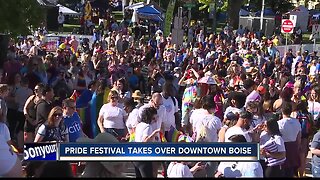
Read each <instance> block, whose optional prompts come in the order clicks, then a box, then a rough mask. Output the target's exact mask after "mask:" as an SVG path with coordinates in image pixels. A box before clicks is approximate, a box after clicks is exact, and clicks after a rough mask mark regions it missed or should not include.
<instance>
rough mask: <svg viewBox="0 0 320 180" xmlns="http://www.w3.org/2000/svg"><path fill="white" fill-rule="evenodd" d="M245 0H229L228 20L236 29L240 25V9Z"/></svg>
mask: <svg viewBox="0 0 320 180" xmlns="http://www.w3.org/2000/svg"><path fill="white" fill-rule="evenodd" d="M243 2H244V0H228V13H227V16H228V18H227V19H228V22H229V25H231V26H232V27H233V28H234V29H238V26H239V11H240V8H241V6H242V5H243Z"/></svg>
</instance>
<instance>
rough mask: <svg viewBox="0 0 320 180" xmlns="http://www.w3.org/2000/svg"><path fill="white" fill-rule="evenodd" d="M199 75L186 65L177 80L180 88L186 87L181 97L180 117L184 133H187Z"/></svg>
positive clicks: (196, 93)
mask: <svg viewBox="0 0 320 180" xmlns="http://www.w3.org/2000/svg"><path fill="white" fill-rule="evenodd" d="M199 77H200V76H199V74H198V73H197V71H196V70H194V69H193V68H192V67H191V66H190V65H188V67H187V70H186V71H185V73H184V74H183V76H182V77H181V79H180V80H179V83H178V84H179V85H180V86H186V88H185V90H184V92H183V97H182V107H181V111H182V117H181V128H182V130H183V131H184V132H187V125H188V122H189V118H190V112H191V110H192V108H193V104H194V101H195V99H196V98H197V96H199V95H200V94H199V93H198V88H197V82H198V79H199Z"/></svg>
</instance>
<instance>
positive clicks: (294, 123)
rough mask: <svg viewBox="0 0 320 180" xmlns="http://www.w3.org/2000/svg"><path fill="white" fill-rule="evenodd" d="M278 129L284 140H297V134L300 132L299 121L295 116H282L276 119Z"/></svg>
mask: <svg viewBox="0 0 320 180" xmlns="http://www.w3.org/2000/svg"><path fill="white" fill-rule="evenodd" d="M278 125H279V130H280V132H281V134H282V138H283V140H284V142H293V141H296V140H297V135H298V133H299V132H301V125H300V122H299V121H298V120H297V119H295V118H284V119H281V120H279V121H278Z"/></svg>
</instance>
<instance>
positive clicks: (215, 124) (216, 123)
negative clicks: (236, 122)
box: [193, 114, 222, 142]
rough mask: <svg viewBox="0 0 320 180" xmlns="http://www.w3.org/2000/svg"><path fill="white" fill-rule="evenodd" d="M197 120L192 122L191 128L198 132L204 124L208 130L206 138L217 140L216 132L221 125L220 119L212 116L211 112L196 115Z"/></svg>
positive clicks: (212, 140) (211, 140)
mask: <svg viewBox="0 0 320 180" xmlns="http://www.w3.org/2000/svg"><path fill="white" fill-rule="evenodd" d="M198 118H199V119H198V121H196V122H195V123H194V124H193V129H194V130H195V132H200V131H201V127H202V125H204V126H206V127H207V128H208V130H209V132H210V133H209V134H207V137H206V139H207V140H208V141H209V142H217V141H218V132H219V130H220V129H221V127H222V123H221V120H220V119H219V118H218V117H216V116H213V115H211V114H206V115H203V116H200V117H198Z"/></svg>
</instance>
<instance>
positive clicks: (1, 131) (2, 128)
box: [0, 122, 11, 142]
mask: <svg viewBox="0 0 320 180" xmlns="http://www.w3.org/2000/svg"><path fill="white" fill-rule="evenodd" d="M0 136H3V138H4V139H5V141H6V142H8V141H10V140H11V137H10V131H9V128H8V126H7V125H6V124H5V123H2V122H0Z"/></svg>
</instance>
